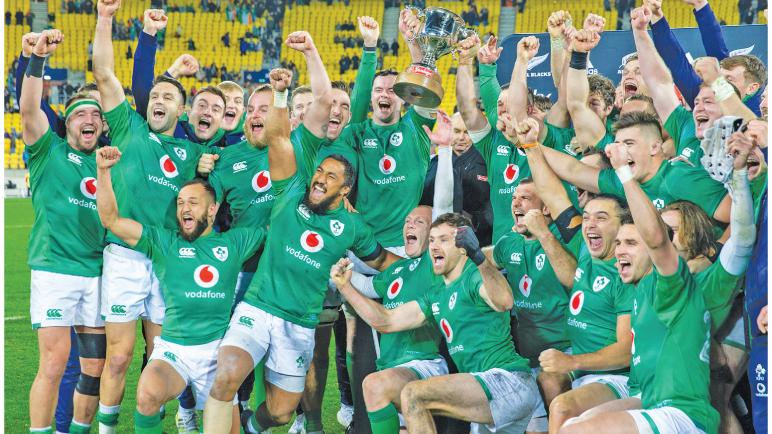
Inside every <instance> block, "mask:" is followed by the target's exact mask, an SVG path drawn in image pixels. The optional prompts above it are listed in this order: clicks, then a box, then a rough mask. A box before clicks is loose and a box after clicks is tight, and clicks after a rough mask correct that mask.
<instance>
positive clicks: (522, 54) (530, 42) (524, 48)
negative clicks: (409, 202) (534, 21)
mask: <svg viewBox="0 0 772 434" xmlns="http://www.w3.org/2000/svg"><path fill="white" fill-rule="evenodd" d="M538 52H539V40H538V39H537V38H536V36H526V37H525V38H522V39H520V41H518V43H517V57H518V58H522V59H523V60H525V61H526V62H527V61H530V60H531V59H533V58H534V56H536V53H538Z"/></svg>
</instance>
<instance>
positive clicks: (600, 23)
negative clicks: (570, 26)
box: [583, 14, 606, 33]
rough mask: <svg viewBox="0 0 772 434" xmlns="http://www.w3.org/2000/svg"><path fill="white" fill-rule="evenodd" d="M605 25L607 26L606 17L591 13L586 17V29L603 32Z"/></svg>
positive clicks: (584, 27)
mask: <svg viewBox="0 0 772 434" xmlns="http://www.w3.org/2000/svg"><path fill="white" fill-rule="evenodd" d="M604 27H606V19H605V18H603V17H602V16H600V15H595V14H589V15H587V18H585V19H584V26H583V29H584V30H589V31H591V32H597V33H602V32H603V28H604Z"/></svg>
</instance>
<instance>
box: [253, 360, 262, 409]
mask: <svg viewBox="0 0 772 434" xmlns="http://www.w3.org/2000/svg"><path fill="white" fill-rule="evenodd" d="M252 396H254V397H255V401H254V402H255V406H254V408H258V407H260V404H262V403H263V402H265V359H263V360H261V361H260V363H258V364H257V366H255V386H254V387H253V388H252Z"/></svg>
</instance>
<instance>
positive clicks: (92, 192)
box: [80, 176, 97, 200]
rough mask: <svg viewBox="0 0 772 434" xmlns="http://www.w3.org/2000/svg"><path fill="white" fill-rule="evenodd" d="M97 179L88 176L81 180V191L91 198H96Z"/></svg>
mask: <svg viewBox="0 0 772 434" xmlns="http://www.w3.org/2000/svg"><path fill="white" fill-rule="evenodd" d="M96 189H97V181H96V178H93V177H90V176H89V177H86V178H83V179H82V180H81V181H80V192H81V193H83V195H84V196H86V197H87V198H89V199H92V200H94V199H96Z"/></svg>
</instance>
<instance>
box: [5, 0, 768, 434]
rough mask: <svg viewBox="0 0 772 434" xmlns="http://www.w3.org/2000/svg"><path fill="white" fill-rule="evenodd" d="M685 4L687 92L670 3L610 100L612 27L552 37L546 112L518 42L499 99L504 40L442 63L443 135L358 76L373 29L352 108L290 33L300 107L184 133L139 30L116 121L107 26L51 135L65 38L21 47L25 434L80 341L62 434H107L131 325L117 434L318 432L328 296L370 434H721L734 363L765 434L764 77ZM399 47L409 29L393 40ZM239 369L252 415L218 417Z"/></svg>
mask: <svg viewBox="0 0 772 434" xmlns="http://www.w3.org/2000/svg"><path fill="white" fill-rule="evenodd" d="M687 2H688V3H690V4H693V5H694V6H695V15H696V16H697V19H698V23H699V24H700V31H701V32H702V36H703V40H704V41H717V42H716V44H710V45H711V46H706V50H707V51H708V53H709V54H711V55H713V56H714V57H704V58H700V59H697V61H696V62H694V63H693V64H690V63H689V62H688V60H687V59H686V56H685V54H684V52H683V50H682V49H680V46H679V45H678V41H677V40H676V39H675V38H674V37H673V35H672V33H671V32H670V29H669V27H668V25H667V21H666V18H665V16H664V13H663V10H662V5H661V3H662V2H661V0H646V1H645V2H644V3H645V4H644V6H642V7H639V8H637V9H635V10H633V12H632V15H631V21H632V29H633V30H632V36H633V38H634V40H635V46H636V49H637V56H633V57H631V58H629V59H628V60H627V63H626V64H625V65H624V74H623V76H622V80H621V82H620V83H618V84H617V85H614V83H612V82H611V80H609V79H608V78H606V77H602V76H599V75H588V69H587V67H588V58H589V56H590V52H591V51H592V50H593V48H594V47H596V46H597V44H598V43H599V41H600V39H601V37H602V31H603V28H604V26H605V23H604V20H603V18H601V17H599V16H596V15H592V14H591V15H589V16H588V17H587V18H586V19H585V20H584V23H583V26H582V27H581V28H574V27H573V26H572V24H571V23H572V18H571V16H570V15H569V14H568V13H567V12H565V11H556V12H554V13H553V14H552V15H551V16H550V18H549V21H548V23H547V26H548V30H549V33H550V37H551V47H550V53H551V57H550V59H551V66H552V77H553V80H554V81H555V85H556V87H557V88H558V95H557V101H555V102H554V104H551V105H550V104H547V105H548V107H545V105H544V104H543V103H539V104H537V101H536V98H535V97H534V95H533V93H532V92H531V91H530V90H529V89H528V85H527V80H526V75H527V65H528V61H529V60H531V59H532V58H533V57H534V56H535V54H536V53H537V52H538V50H539V42H538V40H537V39H536V38H535V37H526V38H523V39H522V40H520V41H519V43H518V44H517V60H516V62H515V65H514V68H513V70H512V78H511V81H510V83H509V85H508V87H507V88H505V89H502V88H501V87H500V85H499V83H498V81H497V79H496V68H497V66H496V61H497V59H498V57H499V55H500V53H501V48H497V46H496V38H495V37H492V38H490V39H488V40H487V41H481V40H480V39H479V37H477V36H476V35H475V36H472V37H470V38H468V39H465V40H463V41H461V42H460V44H459V47H458V75H457V80H456V98H457V104H458V105H457V106H458V113H456V114H454V115H453V116H452V120H451V116H449V115H448V114H446V113H444V112H442V111H438V110H436V109H427V108H422V107H418V106H412V107H409V108H407V109H406V110H405V107H403V105H404V103H403V101H402V100H401V99H400V98H399V97H397V96H396V94H395V93H394V90H393V88H394V83H395V81H396V78H397V73H396V72H394V71H392V70H384V71H381V72H377V73H376V68H375V65H376V52H375V50H376V46H377V42H378V37H379V25H378V23H377V22H376V21H375V20H373V19H372V18H370V17H360V18H359V19H358V24H359V30H360V32H361V35H362V37H363V39H364V48H363V55H362V62H361V65H360V70H359V72H358V75H357V79H356V85H355V87H354V89H353V94H352V95H351V96H350V95H349V89H348V88H347V86H346V85H345V84H343V83H341V82H335V81H331V80H330V78H329V77H328V74H327V71H326V70H325V67H324V63H323V61H322V59H321V57H320V55H319V53H318V51H317V50H316V47H315V46H314V43H313V40H312V38H311V35H309V34H308V33H307V32H305V31H297V32H294V33H291V34H290V35H289V37H288V38H287V40H286V42H285V44H286V47H287V48H288V49H292V50H297V51H299V52H301V53H303V55H304V57H305V60H306V67H307V69H308V74H307V75H308V76H309V78H310V85H309V86H302V87H298V88H296V89H294V90H293V91H292V93H291V97H290V89H289V86H290V83H291V82H292V74H291V73H290V72H289V71H287V70H284V69H274V70H272V71H271V72H270V84H265V85H262V86H259V87H257V88H256V89H255V90H254V91H253V92H252V93H251V94H250V95H245V94H244V90H243V89H242V88H241V86H240V85H238V84H237V83H234V82H223V83H220V84H219V85H218V86H216V87H204V88H202V89H199V90H198V92H197V93H196V94H195V95H194V96H193V97H192V98H190V104H189V105H187V102H188V97H187V91H186V89H185V88H184V87H183V86H181V85H180V83H179V82H178V81H177V80H176V79H175V77H176V76H180V75H185V74H190V73H193V72H195V69H196V61H195V59H194V58H192V57H191V56H189V55H183V56H182V57H181V58H180V59H178V61H177V62H175V64H174V65H172V67H171V68H170V69H169V70H168V71H167V72H166V73H164V74H163V75H160V76H158V77H155V78H154V75H153V72H152V65H154V57H155V41H154V38H155V34H156V32H157V31H159V30H161V29H163V28H164V27H165V26H166V24H167V17H166V16H165V14H164V13H163V11H161V10H152V9H151V10H148V11H146V13H145V18H144V31H143V33H142V35H141V36H140V38H139V39H140V40H139V47H138V49H137V53H136V59H135V61H136V62H137V63H138V64H139V63H144V64H145V66H144V67H142V65H140V67H137V66H135V71H134V75H133V77H132V81H133V82H132V84H131V85H132V89H133V91H134V98H135V103H136V107H132V106H131V105H130V104H129V103H128V102H127V100H126V96H125V95H124V91H123V89H124V86H123V84H122V83H120V82H119V81H118V80H117V78H116V76H115V72H114V52H113V47H112V41H111V37H112V36H111V35H112V25H113V17H114V15H115V13H116V11H117V10H118V9H119V7H120V0H100V1H99V3H98V6H97V11H98V14H97V24H96V31H95V36H94V39H93V41H94V42H93V73H94V79H95V81H96V83H95V85H93V84H92V85H86V86H84V87H83V88H82V89H81V91H80V92H78V93H77V94H76V95H75V96H74V97H72V98H71V99H70V100H69V101H68V102H67V104H66V109H65V113H64V118H58V117H57V116H56V114H55V113H53V112H52V111H51V109H50V108H49V107H48V106H47V105H46V104H45V103H44V102H43V101H42V92H43V78H42V77H43V71H44V65H45V61H46V57H48V56H49V55H51V54H53V53H54V52H55V50H56V48H57V46H58V45H60V44H62V43H66V38H65V35H63V34H62V33H61V32H60V31H58V30H46V31H44V32H42V33H40V34H34V33H30V34H27V35H25V36H24V37H23V39H22V56H21V58H20V62H19V65H20V66H19V68H20V73H23V84H21V81H22V80H19V83H20V87H21V90H20V93H19V94H20V109H21V114H22V122H23V139H24V141H25V143H26V144H27V146H28V149H29V152H30V162H29V167H30V179H31V188H32V201H33V207H34V212H35V222H34V225H33V229H32V234H31V236H30V244H29V266H30V268H31V270H32V276H31V296H30V300H31V308H30V311H31V318H32V323H33V328H35V329H36V330H37V333H38V341H39V348H40V364H39V370H38V373H37V376H36V377H35V380H34V383H33V385H32V388H31V390H30V432H49V433H51V432H53V428H52V427H51V420H52V418H53V415H54V411H55V407H56V405H57V392H58V390H59V383H60V380H61V378H62V375H63V373H64V371H65V366H66V364H67V359H68V355H69V353H70V345H71V340H70V327H71V326H74V327H75V329H76V331H77V346H78V350H79V354H80V370H81V373H80V377H79V380H78V382H77V386H76V388H75V392H74V396H73V397H72V398H71V399H72V405H73V407H74V412H73V416H72V421H71V424H70V425H69V427H64V428H62V430H64V429H66V428H68V429H69V432H71V433H87V432H90V430H91V424H92V422H93V421H94V419H96V421H97V422H98V425H99V428H98V430H99V432H100V433H114V432H116V429H117V426H118V423H119V414H120V406H121V400H122V398H123V396H124V392H125V380H126V373H127V370H128V367H129V365H130V362H131V360H132V357H133V353H134V350H135V348H134V344H135V342H136V332H137V321H139V320H142V325H143V327H142V331H143V334H144V340H145V345H146V348H145V352H146V354H147V364H146V366H144V368H143V371H142V374H141V376H140V380H139V384H138V386H137V390H136V391H133V390H130V391H129V392H130V393H135V392H136V397H137V400H136V401H137V406H136V409H134V428H135V431H136V432H138V433H160V432H161V417H162V409H163V406H164V405H165V403H166V402H168V401H170V400H172V399H175V398H177V397H179V399H180V414H183V415H184V418H183V419H185V421H186V422H184V423H183V424H182V425H183V427H184V426H187V427H188V428H190V423H192V424H193V425H195V424H197V422H196V419H195V414H196V413H195V409H199V410H201V409H203V429H204V430H205V432H206V433H238V432H239V430H243V431H244V432H247V433H259V432H266V431H268V430H269V429H270V428H271V427H275V426H280V425H284V424H287V423H289V422H290V421H291V420H292V416H293V414H294V413H295V412H296V409H297V408H298V406H299V404H300V403H301V402H302V408H303V410H304V413H303V414H304V419H305V423H304V426H303V427H302V432H305V433H309V434H311V433H319V432H322V430H323V427H322V417H321V402H320V401H321V396H322V394H321V393H319V388H320V387H322V388H323V385H324V376H326V363H327V360H326V358H325V359H324V364H325V366H323V367H319V366H314V367H313V368H311V367H312V366H313V365H314V363H313V362H314V360H315V344H317V345H318V344H319V342H320V341H321V342H324V343H325V344H326V343H327V342H329V330H328V331H326V333H327V334H326V338H324V337H321V338H320V336H324V333H325V332H324V331H323V327H322V326H324V325H327V324H328V323H329V322H330V321H331V320H330V310H331V309H327V308H326V307H328V306H331V305H332V306H334V305H335V302H334V301H333V302H330V298H332V299H334V298H336V297H342V298H343V299H344V300H345V301H346V304H345V305H344V310H345V312H346V315H347V316H348V317H349V318H351V317H352V316H353V315H358V316H359V317H361V318H362V319H363V320H364V321H366V322H367V323H368V324H369V325H371V326H372V327H373V328H374V329H375V330H377V331H378V332H380V333H381V334H380V336H379V343H378V346H379V348H378V355H379V356H378V360H377V371H376V372H373V373H371V374H370V375H368V376H367V377H366V378H365V379H364V381H363V383H362V391H363V398H364V402H365V405H366V412H367V415H368V418H369V420H370V429H371V430H372V432H373V433H375V434H396V433H398V432H400V429H406V430H407V432H410V433H421V434H424V433H431V432H437V425H436V423H437V418H438V417H440V418H441V419H443V420H441V421H440V422H442V423H443V424H447V425H448V426H452V425H453V424H452V423H447V419H453V420H455V421H465V422H470V423H471V426H469V425H467V426H466V427H462V428H456V429H457V430H458V431H457V432H469V431H470V430H471V432H474V433H486V432H504V433H522V432H533V433H537V432H550V433H557V432H561V433H585V432H592V433H606V432H608V433H650V432H661V433H686V432H689V433H700V432H705V433H716V432H722V433H741V432H742V427H741V426H740V423H739V421H738V419H737V417H736V416H735V414H734V411H733V408H732V405H731V403H730V401H731V398H732V391H733V390H734V387H735V385H736V384H737V383H738V381H739V380H740V378H741V377H742V376H743V372H744V370H745V368H746V366H747V365H748V360H749V357H750V359H752V362H751V364H750V365H751V366H750V368H749V372H750V373H749V377H750V380H751V382H752V383H753V384H754V387H752V396H754V401H753V411H754V417H755V422H756V432H766V380H765V378H766V377H765V375H766V357H765V354H766V324H767V319H766V291H767V290H766V251H765V249H766V228H765V227H766V209H765V208H766V197H767V196H766V194H767V193H766V184H767V169H766V162H765V160H766V146H767V118H766V115H767V113H766V104H767V100H766V89H765V84H766V68H765V66H764V65H763V63H762V62H761V61H760V60H759V59H758V58H756V57H753V56H750V55H738V56H731V57H729V56H728V50H727V48H726V46H725V43H724V42H723V39H722V37H721V34H720V28H718V26H717V22H716V18H715V16H714V15H713V14H712V11H711V10H710V6H709V5H708V4H707V2H706V1H704V0H687ZM418 26H419V22H418V20H417V18H416V17H415V16H414V15H412V14H411V13H409V12H407V11H403V13H402V14H401V15H400V22H399V30H400V32H401V33H402V35H403V36H404V37H405V39H406V40H407V41H413V38H412V36H413V35H414V34H415V33H416V32H417V31H418ZM650 26H651V31H652V34H651V35H650V33H649V31H648V30H649V27H650ZM652 35H653V37H652ZM408 46H409V48H410V55H411V56H412V57H413V59H414V60H415V61H418V60H420V59H421V57H422V53H421V48H420V47H419V46H418V45H417V44H416V43H414V42H409V43H408ZM140 47H141V49H140ZM146 60H149V62H146ZM475 60H476V62H475ZM140 61H141V62H140ZM148 64H149V65H150V66H151V67H150V68H149V69H148V68H147V66H146V65H148ZM475 64H477V68H475ZM476 71H477V75H478V79H479V88H480V96H481V99H482V108H483V109H484V110H481V109H480V107H479V106H478V101H477V100H478V98H477V92H476V91H475V88H476V85H475V73H476ZM20 76H21V75H20ZM370 109H372V117H368V113H369V111H370ZM470 142H471V143H472V144H473V147H470V146H469V143H470ZM470 148H471V150H470ZM465 152H477V153H479V154H481V156H482V159H483V160H484V161H485V165H486V167H487V183H488V184H489V186H490V206H491V208H492V215H493V225H492V226H493V229H492V230H493V235H492V240H493V242H492V245H491V246H483V245H481V243H480V242H479V241H478V236H477V235H476V234H475V226H476V225H472V223H471V221H470V220H469V218H468V216H466V215H464V214H462V213H458V212H453V210H454V206H455V205H454V188H458V187H457V186H455V187H454V181H455V182H458V177H457V176H456V175H455V174H454V167H453V165H454V159H456V158H457V157H459V156H460V155H461V154H463V153H465ZM432 158H436V159H437V162H436V175H435V176H434V180H433V182H434V186H433V190H431V191H432V192H433V193H432V195H431V197H428V198H427V197H422V193H423V191H424V182H425V174H426V173H427V170H428V168H429V165H430V161H431V159H432ZM424 196H425V195H424ZM223 204H227V210H225V209H223V210H221V209H220V208H225V206H224V205H223ZM757 225H758V226H759V227H760V228H761V230H760V232H757ZM757 234H758V238H763V248H762V249H761V251H758V250H756V251H754V247H755V246H757V245H761V244H760V243H759V242H757ZM749 263H750V264H755V265H751V266H752V267H757V268H753V270H752V273H750V274H749V276H748V278H747V279H746V278H745V273H746V270H747V269H748V267H749ZM761 264H763V267H762V265H761ZM330 289H332V290H333V291H330ZM743 289H745V292H746V294H745V298H746V303H745V304H746V306H745V309H743V306H740V304H741V303H742V301H741V299H738V298H737V296H738V294H739V293H740V292H742V291H743ZM336 291H337V292H338V293H339V295H336V294H335V292H336ZM743 311H744V312H743ZM744 317H747V323H748V325H749V330H746V326H745V322H744ZM332 318H337V312H336V311H335V310H332ZM349 331H352V330H351V329H350V330H349ZM746 336H748V338H749V339H746ZM746 341H750V348H748V347H747V346H746ZM348 348H349V350H350V351H351V345H350V342H349V345H348ZM317 350H318V348H317ZM326 351H327V348H326V345H325V346H323V347H322V352H324V353H326ZM762 354H763V355H762ZM316 365H319V363H316ZM309 368H311V369H312V371H311V373H309ZM253 371H254V374H253V375H254V380H253V381H254V383H255V385H254V389H255V393H257V394H258V396H259V397H260V398H259V399H258V404H259V405H258V406H257V407H256V408H255V410H254V411H251V410H248V409H247V408H240V407H239V406H238V405H237V404H238V402H239V401H246V400H248V397H249V394H250V393H251V388H252V387H251V382H250V381H249V378H250V375H252V374H251V373H252V372H253ZM317 371H320V372H321V371H323V372H324V373H323V374H319V373H318V372H317ZM307 374H308V375H307ZM320 375H321V379H320ZM759 386H761V387H763V388H764V389H763V393H757V392H758V391H762V389H760V388H759ZM244 394H246V398H244V397H243V395H244ZM68 399H70V398H69V397H65V399H63V401H67V400H68ZM60 404H61V403H60ZM240 410H241V411H240ZM443 417H444V418H443ZM122 423H124V424H127V423H128V422H126V421H125V420H124V421H123V422H122ZM186 424H187V425H186ZM441 426H445V425H441ZM188 428H185V429H186V430H187V429H188ZM448 430H449V432H450V431H451V428H448ZM181 432H182V431H181ZM186 432H187V431H186ZM354 432H356V429H354Z"/></svg>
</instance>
